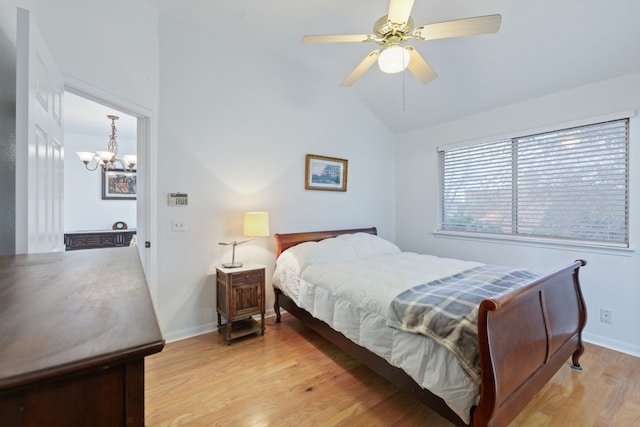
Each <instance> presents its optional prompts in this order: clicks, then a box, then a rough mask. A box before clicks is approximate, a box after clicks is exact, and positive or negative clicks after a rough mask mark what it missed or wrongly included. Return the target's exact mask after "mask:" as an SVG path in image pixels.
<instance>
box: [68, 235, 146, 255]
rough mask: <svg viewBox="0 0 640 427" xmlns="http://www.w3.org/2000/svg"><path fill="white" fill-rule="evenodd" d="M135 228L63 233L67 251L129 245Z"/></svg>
mask: <svg viewBox="0 0 640 427" xmlns="http://www.w3.org/2000/svg"><path fill="white" fill-rule="evenodd" d="M135 234H136V230H97V231H75V232H71V233H65V234H64V245H65V249H66V250H67V251H75V250H78V249H97V248H115V247H121V246H129V243H130V242H131V239H132V238H133V236H135Z"/></svg>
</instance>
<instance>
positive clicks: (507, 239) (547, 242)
mask: <svg viewBox="0 0 640 427" xmlns="http://www.w3.org/2000/svg"><path fill="white" fill-rule="evenodd" d="M433 235H434V236H435V237H437V238H444V239H459V240H471V241H478V242H492V243H501V244H507V245H517V246H528V247H536V248H547V249H549V248H553V249H561V250H569V249H571V250H573V251H579V252H586V253H600V254H605V255H615V256H631V255H632V254H633V253H634V252H635V250H634V249H632V248H628V247H624V246H620V245H618V246H616V245H606V244H598V243H589V242H581V241H576V240H566V241H559V240H556V239H544V238H531V237H515V236H497V235H489V234H482V233H471V232H457V231H444V230H438V231H434V232H433Z"/></svg>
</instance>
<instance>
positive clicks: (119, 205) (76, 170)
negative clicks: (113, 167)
mask: <svg viewBox="0 0 640 427" xmlns="http://www.w3.org/2000/svg"><path fill="white" fill-rule="evenodd" d="M109 126H110V122H109V121H108V120H106V118H105V132H104V135H102V136H96V135H80V134H76V133H68V132H65V134H64V148H65V154H66V160H67V161H66V162H65V165H64V231H65V233H68V232H71V231H83V230H111V227H112V225H113V223H114V222H117V221H123V222H125V223H126V224H127V226H128V228H129V229H135V228H136V201H135V200H102V172H100V170H96V171H92V172H90V171H88V170H87V169H86V168H85V166H84V163H82V162H81V161H80V159H79V158H78V157H77V156H76V154H75V153H76V151H96V150H105V149H106V146H107V141H108V140H109V138H108V136H107V135H108V133H109V132H110V128H109ZM118 152H119V153H120V155H122V154H125V153H126V154H135V153H136V141H132V140H130V139H123V138H118ZM91 167H93V165H91Z"/></svg>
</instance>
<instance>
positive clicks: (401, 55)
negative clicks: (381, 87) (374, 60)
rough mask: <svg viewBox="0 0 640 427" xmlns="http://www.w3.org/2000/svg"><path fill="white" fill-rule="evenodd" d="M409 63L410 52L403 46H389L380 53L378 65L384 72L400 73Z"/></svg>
mask: <svg viewBox="0 0 640 427" xmlns="http://www.w3.org/2000/svg"><path fill="white" fill-rule="evenodd" d="M408 65H409V52H407V50H406V49H405V48H403V47H401V46H389V47H386V48H384V49H382V52H380V55H378V66H379V67H380V70H381V71H382V72H384V73H389V74H393V73H399V72H400V71H402V70H404V69H405V68H407V66H408Z"/></svg>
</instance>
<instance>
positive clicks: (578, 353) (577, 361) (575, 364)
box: [571, 343, 584, 372]
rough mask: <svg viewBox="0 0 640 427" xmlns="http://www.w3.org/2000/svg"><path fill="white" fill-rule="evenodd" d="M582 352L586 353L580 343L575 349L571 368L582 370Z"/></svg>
mask: <svg viewBox="0 0 640 427" xmlns="http://www.w3.org/2000/svg"><path fill="white" fill-rule="evenodd" d="M582 353H584V346H583V345H582V343H580V345H579V346H578V348H577V349H576V351H574V352H573V355H572V356H571V369H573V370H574V371H578V372H581V371H582V366H580V356H582Z"/></svg>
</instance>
